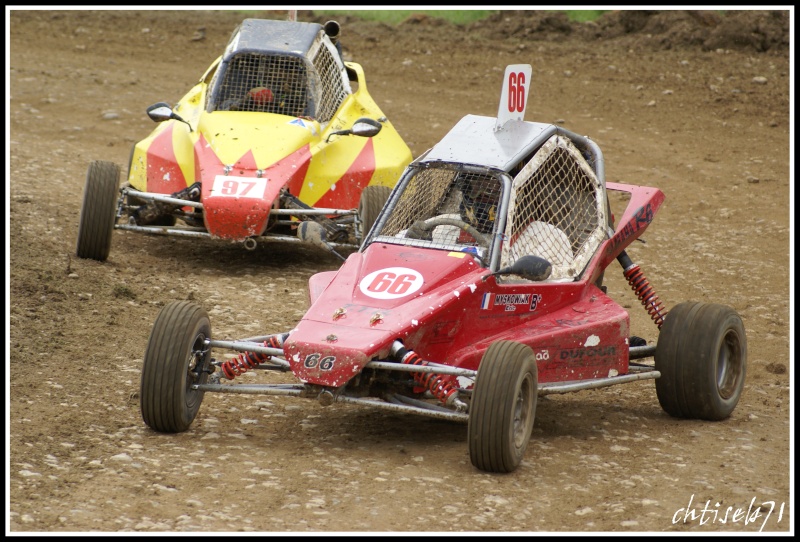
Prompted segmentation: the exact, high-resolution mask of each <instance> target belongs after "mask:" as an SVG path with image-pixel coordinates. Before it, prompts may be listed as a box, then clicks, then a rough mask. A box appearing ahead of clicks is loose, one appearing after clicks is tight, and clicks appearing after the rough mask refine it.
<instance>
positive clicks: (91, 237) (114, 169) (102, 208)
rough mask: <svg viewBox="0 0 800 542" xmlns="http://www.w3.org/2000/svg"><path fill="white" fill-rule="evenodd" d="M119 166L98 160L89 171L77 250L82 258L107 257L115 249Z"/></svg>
mask: <svg viewBox="0 0 800 542" xmlns="http://www.w3.org/2000/svg"><path fill="white" fill-rule="evenodd" d="M118 192H119V166H118V165H117V164H115V163H113V162H106V161H102V160H95V161H93V162H91V163H90V164H89V169H88V171H87V172H86V185H85V187H84V189H83V205H82V206H81V217H80V226H79V228H78V243H77V250H76V254H77V256H78V257H79V258H88V259H92V260H98V261H101V262H103V261H105V260H106V259H107V258H108V254H109V252H110V251H111V234H112V233H113V231H114V222H115V221H116V207H117V206H116V202H117V196H118Z"/></svg>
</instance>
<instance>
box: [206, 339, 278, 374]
mask: <svg viewBox="0 0 800 542" xmlns="http://www.w3.org/2000/svg"><path fill="white" fill-rule="evenodd" d="M282 343H283V341H281V339H280V337H278V336H274V337H270V338H269V339H267V340H266V341H264V342H263V343H261V346H265V347H267V348H280V347H281V346H282ZM270 359H272V356H270V355H268V354H259V353H257V352H242V353H241V354H239V355H238V356H236V357H235V358H232V359H229V360H228V361H225V362H223V363H222V364H221V365H220V369H222V374H224V375H225V378H227V379H228V380H233V379H234V378H235V377H237V376H239V375H242V374H244V373H246V372H247V371H249V370H250V369H255V368H256V367H258V366H259V365H260V364H262V363H264V362H265V361H269V360H270Z"/></svg>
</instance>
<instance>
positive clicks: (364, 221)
mask: <svg viewBox="0 0 800 542" xmlns="http://www.w3.org/2000/svg"><path fill="white" fill-rule="evenodd" d="M391 193H392V189H391V188H389V187H388V186H383V185H377V184H375V185H369V186H365V187H364V190H362V191H361V198H360V199H359V201H358V217H359V219H361V239H359V242H361V241H363V240H364V238H365V237H366V236H367V234H368V233H369V230H371V229H372V225H373V224H375V221H376V220H377V219H378V215H379V214H380V212H381V209H383V206H384V204H385V203H386V201H387V200H388V199H389V194H391Z"/></svg>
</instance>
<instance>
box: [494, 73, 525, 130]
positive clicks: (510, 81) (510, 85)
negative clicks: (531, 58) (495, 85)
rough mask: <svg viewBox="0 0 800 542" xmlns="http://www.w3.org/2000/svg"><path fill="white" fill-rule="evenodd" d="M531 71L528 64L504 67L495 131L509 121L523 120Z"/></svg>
mask: <svg viewBox="0 0 800 542" xmlns="http://www.w3.org/2000/svg"><path fill="white" fill-rule="evenodd" d="M532 71H533V70H532V69H531V65H530V64H512V65H510V66H506V73H505V75H504V76H503V90H502V91H501V93H500V108H499V109H498V111H497V124H496V126H495V130H500V129H501V128H502V127H503V125H505V123H506V122H508V121H510V120H524V118H525V107H526V106H527V104H528V91H529V90H530V87H531V73H532Z"/></svg>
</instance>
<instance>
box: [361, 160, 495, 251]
mask: <svg viewBox="0 0 800 542" xmlns="http://www.w3.org/2000/svg"><path fill="white" fill-rule="evenodd" d="M501 186H502V185H501V183H500V180H499V179H498V178H495V177H494V176H492V175H490V174H478V173H471V172H465V171H459V170H457V169H455V168H448V167H434V168H427V169H421V170H419V171H418V172H417V173H416V175H414V177H413V178H412V179H411V180H410V181H409V183H408V184H407V185H406V187H405V189H404V190H403V192H402V194H401V196H400V199H399V201H398V202H397V205H396V206H395V208H394V210H393V212H392V214H391V215H390V216H389V218H388V220H387V221H386V223H385V225H384V226H383V228H382V229H381V230H380V231H379V232H376V235H381V236H393V237H401V238H405V239H413V240H414V241H412V242H409V243H407V244H412V245H414V246H423V247H432V246H437V245H465V246H477V245H480V243H479V242H477V241H476V240H475V238H474V237H473V236H472V235H470V234H469V233H467V232H465V231H464V229H463V228H461V227H459V226H458V225H455V224H454V223H458V222H464V223H467V224H468V225H470V226H472V227H474V228H475V229H476V230H477V231H478V232H479V233H480V234H483V235H485V237H486V238H490V237H491V234H492V233H493V231H494V226H495V218H496V216H495V215H496V212H497V208H498V207H499V205H500V195H501ZM422 221H427V222H428V224H429V226H425V227H421V225H420V223H421V222H422ZM484 246H485V245H484Z"/></svg>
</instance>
